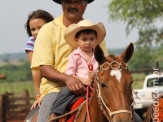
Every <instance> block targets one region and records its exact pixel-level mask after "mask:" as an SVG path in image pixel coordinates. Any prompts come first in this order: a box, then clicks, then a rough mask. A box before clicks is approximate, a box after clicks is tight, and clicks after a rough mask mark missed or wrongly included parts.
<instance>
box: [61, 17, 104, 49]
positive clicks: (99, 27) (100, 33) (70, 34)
mask: <svg viewBox="0 0 163 122" xmlns="http://www.w3.org/2000/svg"><path fill="white" fill-rule="evenodd" d="M84 29H92V30H95V31H96V32H97V44H100V43H101V42H102V41H103V40H104V38H105V35H106V30H105V27H104V25H103V24H102V23H101V22H99V23H97V24H94V23H93V22H91V21H90V20H81V21H80V22H78V23H77V24H71V25H70V26H68V28H67V30H66V31H65V35H64V37H65V40H66V41H67V43H68V44H69V45H70V46H72V47H73V48H77V47H78V45H77V43H76V42H75V40H74V37H75V35H76V33H77V32H79V31H81V30H84Z"/></svg>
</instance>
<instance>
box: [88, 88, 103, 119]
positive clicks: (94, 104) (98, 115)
mask: <svg viewBox="0 0 163 122" xmlns="http://www.w3.org/2000/svg"><path fill="white" fill-rule="evenodd" d="M89 112H90V113H89V114H90V118H91V121H92V122H96V121H98V122H105V121H106V117H105V116H104V115H103V113H102V111H101V109H100V105H99V103H98V98H97V90H96V88H94V92H93V95H92V97H91V98H90V102H89Z"/></svg>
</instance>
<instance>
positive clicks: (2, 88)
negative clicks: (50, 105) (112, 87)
mask: <svg viewBox="0 0 163 122" xmlns="http://www.w3.org/2000/svg"><path fill="white" fill-rule="evenodd" d="M132 77H133V81H134V82H133V84H132V87H133V89H141V88H142V87H143V82H144V78H145V74H144V73H133V74H132ZM25 89H26V90H28V91H29V93H30V96H35V90H34V85H33V82H32V81H25V82H24V81H23V82H22V81H21V82H13V83H9V82H1V81H0V94H3V93H5V92H16V93H18V92H23V91H24V90H25Z"/></svg>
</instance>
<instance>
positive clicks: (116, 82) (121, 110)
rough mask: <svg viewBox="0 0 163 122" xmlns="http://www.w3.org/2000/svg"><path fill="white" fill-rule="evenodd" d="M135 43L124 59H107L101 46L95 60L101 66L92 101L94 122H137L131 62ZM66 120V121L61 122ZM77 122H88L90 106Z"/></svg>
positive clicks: (78, 116) (83, 108)
mask: <svg viewBox="0 0 163 122" xmlns="http://www.w3.org/2000/svg"><path fill="white" fill-rule="evenodd" d="M133 51H134V46H133V44H132V43H131V44H130V45H129V46H128V47H127V49H126V50H125V51H124V52H123V53H122V54H121V55H120V56H113V55H110V56H108V57H105V56H104V54H103V51H102V49H101V48H100V47H99V46H97V47H96V49H95V58H96V60H97V62H98V63H99V69H98V72H97V74H96V80H95V86H94V91H93V95H92V96H91V98H90V100H89V115H90V121H91V122H108V121H112V122H133V121H134V116H133V107H132V103H133V97H132V88H131V84H132V82H133V80H132V77H131V74H130V72H129V70H128V66H127V62H128V61H129V60H130V58H131V57H132V54H133ZM59 121H60V122H61V121H65V120H64V119H63V118H61V119H60V120H59ZM74 121H75V122H88V119H87V113H86V104H85V105H84V106H83V107H82V108H81V109H80V110H78V114H77V115H76V118H75V120H74Z"/></svg>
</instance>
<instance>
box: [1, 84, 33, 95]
mask: <svg viewBox="0 0 163 122" xmlns="http://www.w3.org/2000/svg"><path fill="white" fill-rule="evenodd" d="M24 90H28V91H29V93H30V96H31V97H33V96H35V90H34V85H33V82H32V81H26V82H24V81H23V82H22V81H21V82H13V83H7V82H6V83H5V82H0V94H3V93H5V92H9V93H10V92H15V93H20V92H23V91H24Z"/></svg>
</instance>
